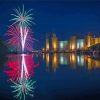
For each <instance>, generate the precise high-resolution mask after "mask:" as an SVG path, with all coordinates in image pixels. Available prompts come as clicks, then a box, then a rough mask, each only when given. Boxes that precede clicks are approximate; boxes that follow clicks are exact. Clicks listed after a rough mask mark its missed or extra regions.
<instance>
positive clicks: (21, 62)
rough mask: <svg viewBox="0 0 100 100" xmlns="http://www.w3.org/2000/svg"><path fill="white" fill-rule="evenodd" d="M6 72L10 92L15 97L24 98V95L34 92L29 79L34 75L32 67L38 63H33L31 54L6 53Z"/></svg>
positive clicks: (22, 99) (32, 84)
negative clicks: (9, 83)
mask: <svg viewBox="0 0 100 100" xmlns="http://www.w3.org/2000/svg"><path fill="white" fill-rule="evenodd" d="M6 66H7V69H6V71H5V72H6V74H7V75H8V77H9V78H10V82H11V83H12V85H11V88H12V92H13V93H15V96H14V97H16V99H17V98H19V99H20V100H25V98H26V96H28V95H29V96H32V97H33V92H34V89H35V88H34V83H35V82H36V81H33V79H31V77H32V76H34V69H35V68H37V67H38V64H35V63H34V60H33V56H32V55H25V54H21V55H14V54H12V55H8V61H7V62H6Z"/></svg>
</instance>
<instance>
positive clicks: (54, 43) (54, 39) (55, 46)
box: [51, 33, 58, 51]
mask: <svg viewBox="0 0 100 100" xmlns="http://www.w3.org/2000/svg"><path fill="white" fill-rule="evenodd" d="M51 45H52V47H51V48H52V51H57V50H58V38H57V37H56V34H54V33H52V37H51Z"/></svg>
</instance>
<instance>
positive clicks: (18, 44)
mask: <svg viewBox="0 0 100 100" xmlns="http://www.w3.org/2000/svg"><path fill="white" fill-rule="evenodd" d="M27 34H28V35H27ZM6 35H7V36H8V37H9V39H8V40H7V43H8V45H10V46H12V47H14V48H15V50H17V51H21V49H22V48H25V49H26V50H27V51H31V50H32V44H33V41H34V40H35V39H34V38H32V37H33V35H32V31H31V29H30V28H27V27H26V28H25V29H24V30H23V33H22V31H20V28H19V27H18V26H17V25H13V26H10V27H9V29H8V31H7V33H6ZM22 35H23V36H22Z"/></svg>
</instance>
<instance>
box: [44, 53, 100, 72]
mask: <svg viewBox="0 0 100 100" xmlns="http://www.w3.org/2000/svg"><path fill="white" fill-rule="evenodd" d="M45 57H46V67H47V68H48V69H49V67H52V68H53V70H54V71H56V69H57V68H58V67H59V66H60V65H69V66H70V67H71V68H74V69H76V68H77V67H78V68H79V67H86V69H88V70H93V69H96V68H100V60H97V59H94V58H92V57H91V56H88V55H77V54H76V53H67V54H62V53H60V54H57V53H55V54H52V55H50V54H46V56H45Z"/></svg>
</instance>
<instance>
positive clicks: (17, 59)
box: [5, 54, 39, 81]
mask: <svg viewBox="0 0 100 100" xmlns="http://www.w3.org/2000/svg"><path fill="white" fill-rule="evenodd" d="M24 57H25V65H26V67H27V71H28V73H29V77H31V76H34V69H35V68H37V67H38V66H39V64H35V63H34V60H33V57H32V55H25V56H24ZM8 58H9V60H8V61H7V63H6V66H7V70H6V71H5V72H6V73H7V75H8V76H9V77H10V79H11V80H14V81H17V80H18V79H20V77H21V67H22V66H21V63H22V56H20V55H14V54H12V55H9V56H8ZM24 77H25V76H24Z"/></svg>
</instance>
